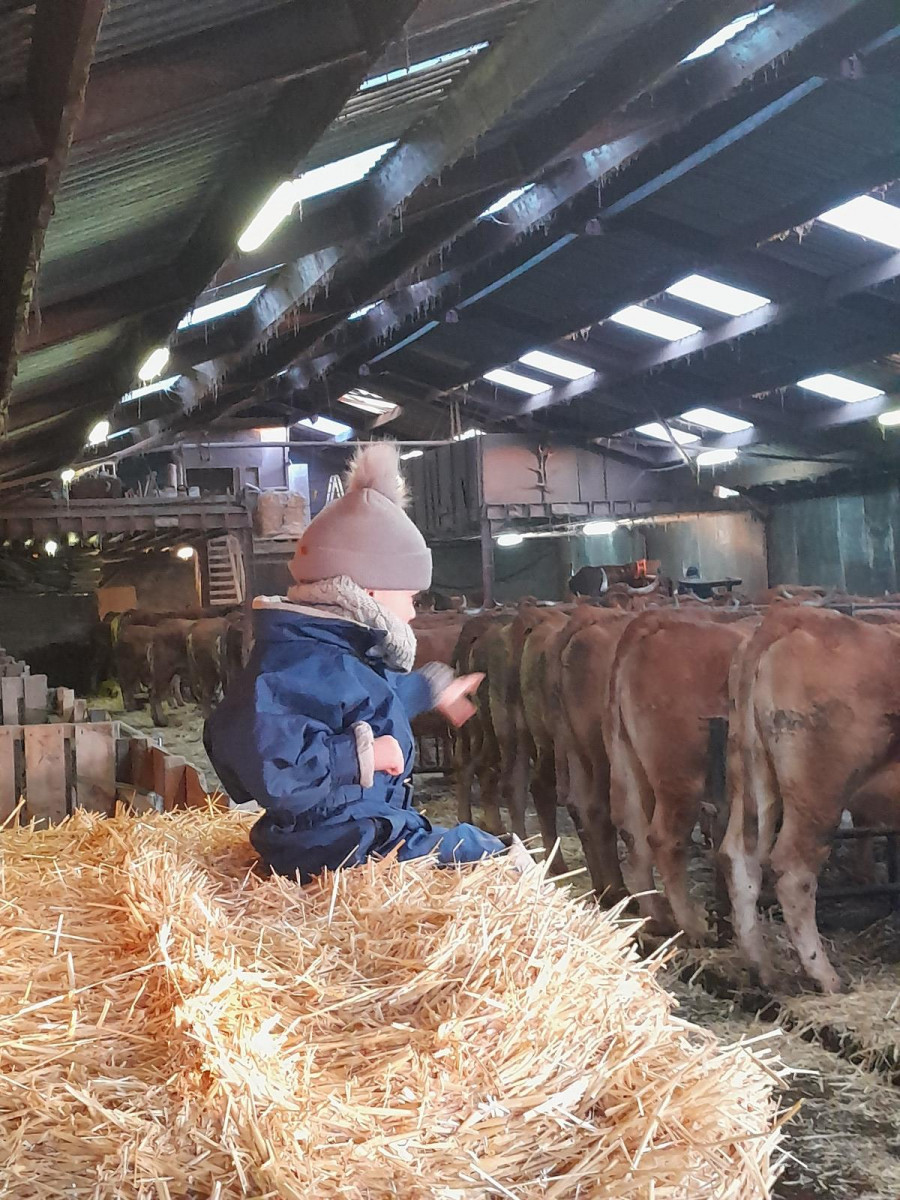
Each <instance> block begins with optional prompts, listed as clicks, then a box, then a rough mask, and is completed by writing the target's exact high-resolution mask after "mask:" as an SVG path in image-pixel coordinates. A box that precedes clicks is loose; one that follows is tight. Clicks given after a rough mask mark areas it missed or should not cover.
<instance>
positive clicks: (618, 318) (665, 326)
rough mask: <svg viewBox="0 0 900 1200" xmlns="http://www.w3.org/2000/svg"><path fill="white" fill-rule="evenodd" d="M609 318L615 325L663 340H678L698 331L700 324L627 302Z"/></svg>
mask: <svg viewBox="0 0 900 1200" xmlns="http://www.w3.org/2000/svg"><path fill="white" fill-rule="evenodd" d="M609 319H610V321H615V323H616V324H617V325H626V326H627V327H628V328H629V329H636V330H637V331H638V332H639V333H648V334H649V335H650V336H651V337H656V338H661V339H662V340H663V341H664V342H678V341H680V340H681V339H682V338H686V337H690V336H691V334H693V333H699V332H700V326H699V325H694V324H693V323H692V322H691V321H682V320H681V318H680V317H670V316H668V315H667V314H666V313H661V312H656V311H655V310H654V309H652V308H643V307H642V306H641V305H640V304H629V305H628V306H627V307H626V308H623V309H620V310H619V312H616V313H613V314H612V316H611V317H610V318H609Z"/></svg>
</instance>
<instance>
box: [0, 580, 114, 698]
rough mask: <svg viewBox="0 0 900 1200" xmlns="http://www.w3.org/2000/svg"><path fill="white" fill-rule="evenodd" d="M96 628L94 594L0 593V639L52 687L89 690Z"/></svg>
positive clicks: (84, 693) (82, 692)
mask: <svg viewBox="0 0 900 1200" xmlns="http://www.w3.org/2000/svg"><path fill="white" fill-rule="evenodd" d="M98 627H99V620H98V618H97V598H96V596H94V595H93V594H91V595H68V596H67V595H55V594H53V593H50V592H44V593H25V592H0V643H2V644H3V646H4V647H5V648H6V650H8V651H9V653H10V654H12V655H13V656H14V657H15V658H21V659H24V661H25V662H27V663H28V664H29V665H30V666H31V670H32V673H33V674H35V675H39V674H45V675H46V676H47V679H48V682H49V683H50V685H51V687H71V688H75V690H76V691H77V692H79V694H80V695H86V694H87V690H88V684H89V682H90V675H91V670H90V668H91V665H92V662H93V658H94V655H95V643H94V638H95V635H96V631H97V629H98Z"/></svg>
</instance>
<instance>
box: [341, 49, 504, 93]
mask: <svg viewBox="0 0 900 1200" xmlns="http://www.w3.org/2000/svg"><path fill="white" fill-rule="evenodd" d="M488 44H489V43H488V42H476V43H475V45H474V46H463V47H462V49H461V50H448V51H447V53H446V54H436V55H435V56H434V58H423V59H422V60H421V61H420V62H414V63H411V64H410V66H408V67H397V68H396V69H395V70H393V71H387V72H385V74H384V75H372V76H370V77H369V78H368V79H366V80H365V81H364V82H363V83H361V84H360V86H359V91H361V92H368V91H370V90H371V89H372V88H376V87H381V86H383V85H384V84H385V83H393V82H394V81H395V80H397V79H408V78H409V76H410V75H418V74H419V73H420V72H421V71H431V70H433V69H434V68H435V67H444V66H446V65H447V63H452V62H456V61H458V60H459V59H460V58H466V56H467V55H475V54H478V53H480V52H481V51H482V50H486V49H487V47H488Z"/></svg>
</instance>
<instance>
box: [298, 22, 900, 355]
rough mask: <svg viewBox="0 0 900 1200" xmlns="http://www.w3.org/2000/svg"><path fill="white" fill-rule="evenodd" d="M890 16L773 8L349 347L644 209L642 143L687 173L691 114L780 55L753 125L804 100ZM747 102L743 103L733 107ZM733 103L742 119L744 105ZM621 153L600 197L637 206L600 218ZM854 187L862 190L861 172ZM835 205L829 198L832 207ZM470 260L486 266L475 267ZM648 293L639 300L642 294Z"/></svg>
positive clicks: (762, 225) (783, 223) (471, 295)
mask: <svg viewBox="0 0 900 1200" xmlns="http://www.w3.org/2000/svg"><path fill="white" fill-rule="evenodd" d="M895 20H896V9H895V8H894V7H893V0H874V3H861V2H860V0H799V2H798V3H796V4H794V5H793V6H792V7H791V8H790V9H789V10H787V9H786V10H779V11H777V12H774V13H772V14H770V15H769V16H767V17H765V18H763V19H762V20H760V21H759V22H758V23H757V24H756V25H754V26H753V27H752V38H750V37H749V34H750V32H751V31H748V33H745V34H743V35H741V37H740V38H736V39H735V40H734V42H733V43H728V44H727V45H726V46H724V47H722V49H721V50H719V51H717V52H716V53H715V54H713V55H711V56H710V57H709V58H708V59H703V60H700V61H699V62H697V63H695V64H693V65H692V66H691V68H690V69H689V70H688V71H687V72H686V73H685V78H688V77H689V79H690V84H691V86H690V88H689V89H688V92H687V96H686V98H684V99H683V102H682V103H681V104H680V105H678V104H675V103H674V101H672V100H670V101H668V102H660V104H659V106H658V108H657V104H656V100H657V92H656V91H654V93H653V110H654V112H657V111H659V112H661V113H662V114H668V116H665V115H663V116H661V117H659V118H657V117H654V119H653V121H652V122H651V123H650V124H649V125H648V126H647V127H646V128H645V129H644V130H643V131H641V132H638V133H633V134H632V135H631V136H629V137H627V138H625V139H624V140H622V141H619V142H616V141H606V140H605V141H606V144H604V145H602V146H601V148H600V149H599V150H595V151H592V152H591V153H589V154H584V155H581V156H580V157H578V158H576V159H573V160H571V161H567V162H565V163H562V164H561V165H559V166H557V167H554V168H553V169H551V171H549V172H548V173H547V174H546V175H544V177H543V178H542V179H541V181H540V182H539V183H538V184H537V186H535V187H534V188H532V189H531V190H530V191H529V192H528V193H526V194H525V195H524V196H522V197H521V198H520V199H518V200H516V201H515V202H514V203H513V204H511V205H510V206H509V208H508V209H507V210H506V212H505V213H504V219H503V223H502V224H493V223H491V222H484V221H482V222H478V223H477V225H475V226H474V227H473V228H472V229H470V230H469V231H468V232H467V233H466V234H465V235H463V236H462V237H461V238H459V239H458V240H457V241H456V242H455V243H454V245H453V246H451V247H449V248H448V249H447V250H445V251H442V253H441V275H440V276H439V277H436V278H435V279H434V280H433V281H432V284H431V286H430V287H428V288H423V287H422V286H421V285H416V286H414V287H410V288H409V289H408V290H407V291H406V292H397V293H395V294H394V295H393V296H392V297H391V298H390V302H389V303H387V304H382V305H381V306H379V309H378V310H377V311H376V312H373V313H370V314H369V315H367V316H366V317H364V318H363V319H362V320H360V321H358V322H355V323H354V325H353V326H352V327H349V326H345V327H344V329H343V330H342V332H343V334H344V335H345V337H346V338H347V339H348V340H349V341H350V343H351V345H352V346H354V347H357V346H358V347H363V346H364V343H365V342H366V341H369V342H370V343H372V342H377V343H378V345H379V347H380V349H379V353H382V354H383V353H385V352H386V353H390V346H389V347H388V349H387V351H385V350H384V342H385V340H386V339H388V340H389V342H393V343H394V347H395V348H397V346H398V344H399V345H402V344H403V340H404V339H405V337H406V336H407V334H408V333H410V331H411V329H410V327H411V325H412V323H413V322H416V321H418V323H419V324H421V313H422V312H423V311H427V312H428V316H429V318H431V319H434V318H435V317H437V318H440V316H441V315H442V314H443V313H446V312H447V311H448V310H449V309H451V308H459V309H461V308H463V307H466V306H469V305H471V304H473V303H475V302H476V301H477V300H478V299H481V298H482V297H484V296H485V295H487V294H489V293H491V292H495V291H497V290H498V289H499V288H500V287H502V285H503V283H504V282H506V281H507V280H508V279H510V278H513V277H514V276H516V275H519V274H521V273H523V272H525V271H527V270H529V269H530V268H531V267H533V266H536V265H538V264H539V263H540V262H541V261H543V260H544V259H545V258H546V257H548V256H549V255H551V254H553V253H554V252H555V251H556V250H558V249H560V248H562V247H563V246H565V245H566V244H568V242H569V241H571V239H572V236H573V231H577V232H578V233H581V232H583V231H584V228H585V222H586V221H587V220H591V221H592V222H595V223H597V226H598V229H599V228H602V226H603V224H605V222H606V220H607V219H614V220H615V222H616V223H617V224H618V223H623V222H624V223H628V222H630V221H631V220H632V219H634V216H635V215H636V214H638V213H639V211H640V210H639V200H640V199H641V196H640V194H639V189H640V188H642V187H643V186H644V185H645V184H646V183H647V178H648V175H647V171H646V170H645V168H644V166H643V162H642V159H641V158H640V155H639V151H641V150H644V151H648V150H650V149H651V148H652V147H655V146H656V145H657V143H658V142H659V141H660V140H661V139H662V137H663V136H664V135H670V136H669V140H668V141H667V142H666V156H665V158H663V159H662V160H661V159H660V155H659V153H658V152H654V155H653V157H652V160H651V162H650V163H648V167H649V168H650V169H651V170H655V171H656V172H657V174H661V173H662V172H665V171H670V170H672V169H676V168H677V169H680V170H681V171H686V170H689V169H690V167H691V166H692V165H695V157H694V156H696V155H697V154H702V153H708V147H709V141H708V138H707V135H706V130H705V129H703V130H700V131H699V133H698V131H695V129H694V126H693V124H692V122H694V121H696V119H697V118H699V117H702V115H703V114H704V113H707V112H708V111H710V110H714V109H715V108H716V106H718V105H721V104H722V103H723V101H725V100H726V98H727V97H729V96H731V95H732V93H734V92H735V90H736V89H738V88H740V87H741V85H742V84H745V83H746V82H747V81H748V80H750V79H751V78H753V77H754V76H756V75H757V74H758V73H759V72H760V71H761V70H763V69H764V68H765V67H766V66H767V65H768V64H769V63H770V62H771V60H772V59H773V57H782V56H784V55H788V57H787V58H783V62H782V66H781V68H780V72H779V86H778V88H777V89H776V90H775V93H774V99H773V100H772V105H773V106H774V107H772V106H769V105H765V104H764V105H763V107H762V109H761V110H760V112H759V116H758V117H756V118H755V119H756V120H757V121H759V120H761V121H765V120H768V119H771V118H772V117H774V116H777V115H778V113H779V112H780V111H784V109H785V108H786V107H787V106H788V105H789V103H790V102H792V101H796V100H797V99H800V98H801V96H802V94H803V92H802V91H798V89H797V82H798V80H799V81H800V83H801V87H802V81H803V80H804V79H805V78H806V77H807V75H808V74H809V72H810V71H811V70H815V69H816V67H817V66H823V60H825V65H827V63H829V62H830V63H834V62H837V61H839V60H840V58H841V57H843V56H844V55H846V54H847V53H848V52H849V51H850V50H851V49H852V48H854V47H858V46H859V45H860V40H859V39H862V40H863V42H865V41H867V40H869V39H871V38H873V37H877V36H878V35H879V34H880V33H883V31H884V29H885V28H891V22H892V21H895ZM620 62H621V56H620ZM676 83H677V84H678V94H679V95H680V94H681V84H680V83H679V82H678V79H677V77H676V80H675V81H674V83H673V84H669V85H663V88H662V89H660V95H663V94H667V88H668V89H671V88H672V87H673V86H674V84H676ZM753 94H754V93H750V95H753ZM767 94H768V92H767ZM745 103H746V101H745V100H741V106H743V105H744V104H745ZM728 111H729V112H730V108H729V109H728ZM738 111H739V113H740V115H741V117H745V113H744V112H743V107H739V110H738ZM618 119H619V117H618V116H617V114H613V115H612V116H611V118H610V122H611V130H610V132H612V129H613V128H614V127H615V123H616V121H617V120H618ZM717 120H719V118H717ZM753 120H754V118H751V119H749V120H746V119H741V120H739V128H737V127H735V128H734V129H733V131H732V130H731V129H730V128H729V127H727V126H726V128H725V130H724V131H723V133H724V138H723V141H722V142H720V145H724V144H726V143H727V144H733V141H734V140H738V139H739V138H740V137H741V136H746V134H747V133H749V132H751V131H752V129H753V128H754V127H755V126H754V124H753ZM678 130H685V132H684V133H683V135H682V136H681V138H680V139H679V138H675V137H673V136H671V135H673V134H675V133H676V131H678ZM635 156H637V157H636V158H635ZM896 158H897V156H894V158H893V159H892V160H891V162H890V163H888V162H883V163H881V162H879V163H876V164H873V171H872V173H871V175H872V178H871V181H870V182H869V186H875V185H876V184H877V183H881V182H884V180H885V179H888V178H891V177H892V175H891V174H890V171H891V167H892V164H893V163H894V162H895V161H896ZM629 159H632V160H633V162H632V163H631V165H629V166H628V167H626V168H625V169H624V170H621V171H620V173H619V174H618V176H611V182H610V185H609V188H604V195H605V194H606V192H607V191H608V190H609V191H611V192H613V194H614V195H615V196H616V198H618V199H620V200H622V199H624V198H625V196H627V195H628V194H631V195H632V196H633V204H628V203H623V204H619V206H618V208H617V211H616V214H615V217H614V218H608V216H607V213H606V209H605V208H604V210H603V211H602V212H598V205H597V192H596V186H597V184H598V183H599V182H600V180H602V179H603V178H604V176H606V175H610V173H611V172H614V171H616V170H617V169H619V168H620V167H621V165H622V164H623V163H624V162H626V160H629ZM651 178H652V176H651ZM854 178H856V177H854ZM632 180H634V183H633V184H632V182H631V181H632ZM853 186H854V184H853V182H852V181H850V180H847V181H842V183H841V187H840V188H838V189H835V190H836V191H837V192H838V194H839V198H840V199H846V198H847V196H848V195H849V194H853V192H852V189H853ZM862 186H863V187H865V186H866V181H865V180H863V181H862ZM820 195H822V196H823V201H824V203H823V206H822V207H827V206H828V203H829V200H830V197H829V196H828V195H827V194H825V193H823V192H820ZM573 202H574V203H573ZM838 202H839V199H838V198H835V200H834V203H838ZM818 211H822V208H819V209H818V210H814V211H810V210H809V203H808V202H805V204H804V205H794V206H791V207H790V208H786V209H785V210H783V211H782V212H781V213H779V214H777V216H775V217H772V218H771V219H770V218H769V217H766V218H764V219H763V220H762V221H760V222H759V223H758V224H757V226H755V227H748V228H747V230H746V231H745V233H744V234H742V241H743V243H744V245H745V246H752V245H755V244H756V242H758V241H760V240H763V239H764V238H766V237H771V236H774V235H775V234H777V233H780V232H782V231H783V230H785V229H789V228H792V227H793V226H795V225H798V224H801V223H802V222H803V221H805V220H808V219H809V218H810V217H811V216H814V215H816V214H817V212H818ZM728 249H729V247H727V246H725V245H723V246H720V248H719V253H720V255H723V254H727V253H728ZM504 258H505V260H506V262H505V263H504V265H506V263H508V262H509V259H510V258H512V259H513V269H512V270H511V271H508V272H502V271H500V273H499V274H498V266H497V265H496V263H497V260H500V261H503V260H504ZM473 264H483V265H481V266H479V267H476V269H475V270H474V271H473ZM671 282H672V280H671V279H670V278H669V279H666V280H664V281H663V280H661V281H660V287H659V289H657V290H662V288H663V287H665V286H667V285H668V283H671ZM646 294H647V293H646V292H645V293H644V295H642V296H640V297H637V298H639V299H644V298H646ZM625 302H627V301H626V300H624V299H623V303H625ZM604 315H606V314H604ZM564 332H572V331H571V330H560V334H562V333H564ZM317 348H318V343H317V342H316V343H313V345H312V346H310V347H308V351H311V352H313V353H315V352H316V350H317ZM351 353H352V356H353V359H354V360H355V361H365V357H366V355H365V353H364V351H363V352H361V353H359V352H357V350H356V349H354V350H352V352H351Z"/></svg>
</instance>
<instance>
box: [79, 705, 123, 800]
mask: <svg viewBox="0 0 900 1200" xmlns="http://www.w3.org/2000/svg"><path fill="white" fill-rule="evenodd" d="M75 803H76V804H77V805H78V807H79V808H86V809H88V810H89V811H90V812H99V813H105V814H107V815H108V816H112V813H113V809H114V808H115V806H116V731H115V727H114V725H113V724H112V722H109V723H107V724H103V725H101V724H96V725H91V724H90V723H88V722H85V723H84V724H83V725H76V726H75Z"/></svg>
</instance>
